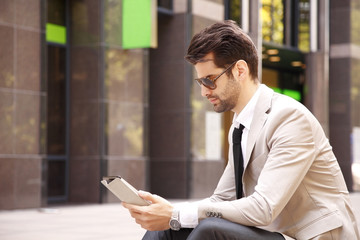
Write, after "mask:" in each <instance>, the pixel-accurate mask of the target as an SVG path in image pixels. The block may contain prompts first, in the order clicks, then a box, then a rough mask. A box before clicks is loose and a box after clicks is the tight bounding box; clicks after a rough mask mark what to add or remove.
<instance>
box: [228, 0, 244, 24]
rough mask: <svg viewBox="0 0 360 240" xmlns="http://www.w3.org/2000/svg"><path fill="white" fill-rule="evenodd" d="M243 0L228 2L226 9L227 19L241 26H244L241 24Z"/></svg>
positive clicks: (230, 0)
mask: <svg viewBox="0 0 360 240" xmlns="http://www.w3.org/2000/svg"><path fill="white" fill-rule="evenodd" d="M241 2H242V1H241V0H228V2H227V5H226V7H227V8H228V9H227V10H226V13H227V16H226V18H227V19H231V20H234V21H235V22H237V23H238V24H239V26H241V25H242V22H241Z"/></svg>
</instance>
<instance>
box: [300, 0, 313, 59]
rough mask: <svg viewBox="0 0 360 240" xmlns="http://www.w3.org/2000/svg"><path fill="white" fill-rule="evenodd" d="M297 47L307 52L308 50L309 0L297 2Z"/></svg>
mask: <svg viewBox="0 0 360 240" xmlns="http://www.w3.org/2000/svg"><path fill="white" fill-rule="evenodd" d="M298 31H299V35H298V41H299V44H298V47H299V49H300V50H302V51H305V52H308V51H309V50H310V0H300V1H299V26H298Z"/></svg>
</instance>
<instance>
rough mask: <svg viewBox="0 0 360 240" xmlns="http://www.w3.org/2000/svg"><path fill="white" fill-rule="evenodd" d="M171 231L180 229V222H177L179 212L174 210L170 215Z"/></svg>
mask: <svg viewBox="0 0 360 240" xmlns="http://www.w3.org/2000/svg"><path fill="white" fill-rule="evenodd" d="M169 225H170V228H171V230H174V231H179V230H180V228H181V224H180V220H179V210H176V209H174V210H173V212H172V214H171V219H170V222H169Z"/></svg>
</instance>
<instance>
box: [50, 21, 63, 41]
mask: <svg viewBox="0 0 360 240" xmlns="http://www.w3.org/2000/svg"><path fill="white" fill-rule="evenodd" d="M46 41H47V42H53V43H59V44H66V27H64V26H60V25H56V24H52V23H47V24H46Z"/></svg>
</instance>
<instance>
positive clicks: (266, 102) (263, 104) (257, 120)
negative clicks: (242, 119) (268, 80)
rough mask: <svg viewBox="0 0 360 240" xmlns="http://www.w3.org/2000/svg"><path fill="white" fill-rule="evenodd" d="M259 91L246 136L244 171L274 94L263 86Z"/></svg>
mask: <svg viewBox="0 0 360 240" xmlns="http://www.w3.org/2000/svg"><path fill="white" fill-rule="evenodd" d="M259 90H260V91H261V92H260V95H259V99H258V102H257V103H256V106H255V112H254V116H253V120H252V123H251V126H250V131H249V136H248V140H247V145H246V153H247V154H246V161H245V162H246V165H245V167H244V169H246V167H247V165H248V164H249V160H250V156H251V154H252V151H253V149H254V146H255V142H256V139H257V137H258V135H259V133H260V131H261V129H262V127H263V126H264V124H265V122H266V119H267V117H268V115H267V111H268V110H269V109H270V107H271V99H272V96H273V93H274V91H273V90H272V89H270V88H268V87H267V86H265V85H263V84H262V85H261V86H260V89H259Z"/></svg>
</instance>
